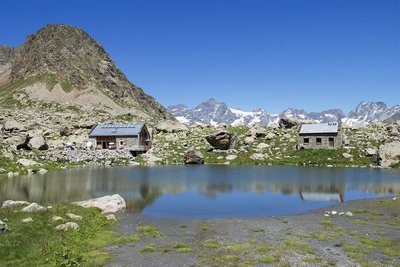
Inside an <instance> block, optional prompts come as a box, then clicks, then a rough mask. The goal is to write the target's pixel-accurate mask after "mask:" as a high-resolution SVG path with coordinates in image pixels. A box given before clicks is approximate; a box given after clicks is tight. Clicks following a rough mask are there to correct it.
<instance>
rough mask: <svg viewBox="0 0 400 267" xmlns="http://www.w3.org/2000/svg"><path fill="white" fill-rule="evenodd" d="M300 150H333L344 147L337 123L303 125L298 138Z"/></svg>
mask: <svg viewBox="0 0 400 267" xmlns="http://www.w3.org/2000/svg"><path fill="white" fill-rule="evenodd" d="M298 147H299V148H311V149H319V148H331V149H338V148H341V147H342V133H341V131H340V126H339V124H338V123H337V122H329V123H316V124H303V125H301V128H300V130H299V136H298Z"/></svg>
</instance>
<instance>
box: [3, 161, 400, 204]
mask: <svg viewBox="0 0 400 267" xmlns="http://www.w3.org/2000/svg"><path fill="white" fill-rule="evenodd" d="M398 177H399V171H395V170H392V171H389V170H375V169H350V168H349V169H344V168H305V167H268V166H236V167H231V166H163V167H147V168H146V167H132V168H128V167H118V168H96V169H89V168H88V169H70V170H62V171H56V172H52V173H51V172H50V173H48V174H46V175H44V176H40V175H33V176H19V177H13V178H8V177H4V176H1V177H0V200H1V201H4V200H7V199H13V200H28V201H31V202H38V203H43V204H45V203H66V202H72V201H77V200H84V199H89V198H93V197H100V196H104V195H108V194H114V193H118V194H120V195H121V196H122V197H123V198H124V199H126V201H127V204H128V208H129V210H131V211H134V212H141V211H142V210H143V209H144V208H145V207H147V206H149V205H152V204H153V203H154V202H156V201H157V199H159V198H160V197H161V196H166V195H181V196H183V195H185V194H188V193H190V192H192V193H193V192H194V193H197V194H200V195H202V196H203V197H204V198H206V199H218V197H219V196H222V195H229V194H232V193H236V192H240V193H245V194H252V195H259V196H262V195H264V194H271V195H279V196H296V195H297V196H299V198H301V200H304V201H327V202H342V201H344V200H348V199H346V195H348V194H350V193H351V192H359V194H360V195H362V194H363V193H374V194H399V193H400V180H399V179H398Z"/></svg>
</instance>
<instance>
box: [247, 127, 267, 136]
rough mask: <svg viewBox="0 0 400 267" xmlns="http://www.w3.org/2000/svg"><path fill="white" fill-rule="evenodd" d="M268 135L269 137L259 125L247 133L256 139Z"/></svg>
mask: <svg viewBox="0 0 400 267" xmlns="http://www.w3.org/2000/svg"><path fill="white" fill-rule="evenodd" d="M266 135H267V130H266V129H265V128H264V127H261V126H260V125H258V124H256V125H253V126H252V127H251V128H250V129H249V131H248V132H247V136H253V137H256V138H260V137H265V136H266Z"/></svg>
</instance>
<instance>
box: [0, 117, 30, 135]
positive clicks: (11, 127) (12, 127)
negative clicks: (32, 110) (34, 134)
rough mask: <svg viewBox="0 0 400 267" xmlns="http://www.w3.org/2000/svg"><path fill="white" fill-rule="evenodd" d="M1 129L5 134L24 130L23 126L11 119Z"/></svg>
mask: <svg viewBox="0 0 400 267" xmlns="http://www.w3.org/2000/svg"><path fill="white" fill-rule="evenodd" d="M3 129H4V131H7V132H15V131H22V130H25V126H24V125H22V124H21V123H19V122H17V121H16V120H14V119H11V120H7V121H6V122H5V123H4V126H3Z"/></svg>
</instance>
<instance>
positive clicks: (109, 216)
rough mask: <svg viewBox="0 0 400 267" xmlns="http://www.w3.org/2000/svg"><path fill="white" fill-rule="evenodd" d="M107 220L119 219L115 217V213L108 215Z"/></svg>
mask: <svg viewBox="0 0 400 267" xmlns="http://www.w3.org/2000/svg"><path fill="white" fill-rule="evenodd" d="M106 219H107V221H117V218H115V215H114V214H108V215H107V216H106Z"/></svg>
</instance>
